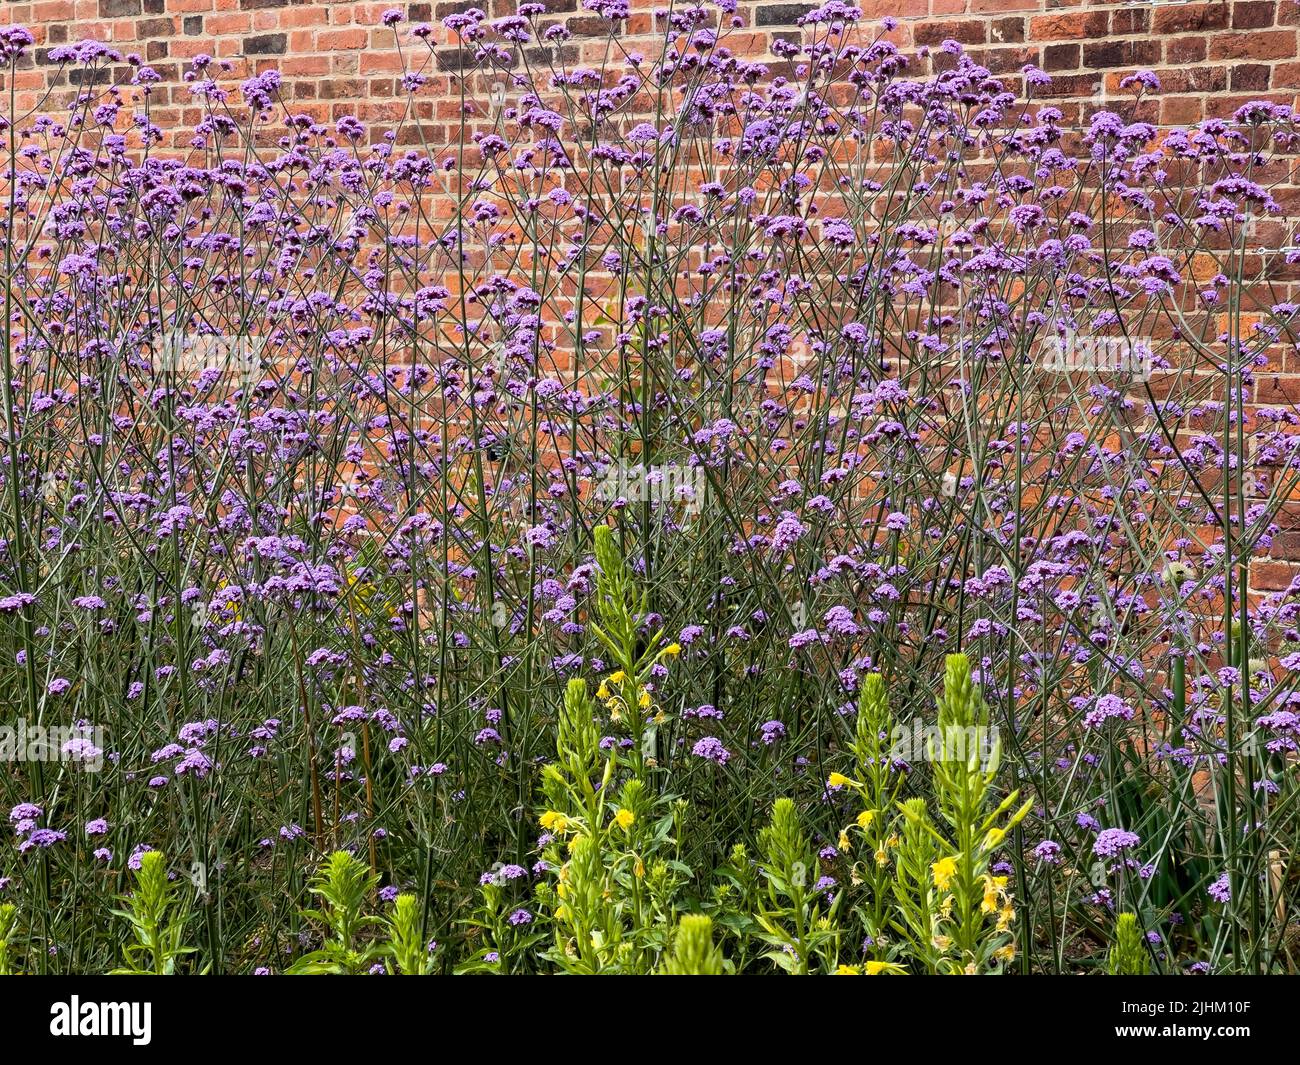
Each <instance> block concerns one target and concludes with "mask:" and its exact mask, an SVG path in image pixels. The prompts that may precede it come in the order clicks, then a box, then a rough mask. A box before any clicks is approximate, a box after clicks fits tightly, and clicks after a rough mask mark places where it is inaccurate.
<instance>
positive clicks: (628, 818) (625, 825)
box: [614, 810, 636, 832]
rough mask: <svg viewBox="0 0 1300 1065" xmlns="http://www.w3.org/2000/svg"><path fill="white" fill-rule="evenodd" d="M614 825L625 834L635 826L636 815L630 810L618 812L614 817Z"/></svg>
mask: <svg viewBox="0 0 1300 1065" xmlns="http://www.w3.org/2000/svg"><path fill="white" fill-rule="evenodd" d="M614 823H615V824H616V825H618V827H619V828H621V829H622V830H623V831H624V832H626V831H627V830H628V829H629V828H631V827H632V826H633V825H634V824H636V814H634V813H633V812H632V811H631V810H619V812H618V813H616V814H615V815H614Z"/></svg>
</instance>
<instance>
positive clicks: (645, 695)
mask: <svg viewBox="0 0 1300 1065" xmlns="http://www.w3.org/2000/svg"><path fill="white" fill-rule="evenodd" d="M636 705H637V706H639V707H640V708H641V709H642V710H648V709H650V693H649V692H648V691H646V690H645V689H644V688H642V689H641V695H640V697H639V698H638V699H637V701H636Z"/></svg>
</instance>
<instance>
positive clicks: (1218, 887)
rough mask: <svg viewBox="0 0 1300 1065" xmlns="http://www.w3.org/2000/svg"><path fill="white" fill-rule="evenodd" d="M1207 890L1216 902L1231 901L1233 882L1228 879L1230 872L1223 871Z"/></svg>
mask: <svg viewBox="0 0 1300 1065" xmlns="http://www.w3.org/2000/svg"><path fill="white" fill-rule="evenodd" d="M1206 892H1207V893H1208V894H1209V896H1210V898H1212V899H1213V900H1214V901H1215V902H1231V901H1232V883H1231V881H1230V880H1229V879H1228V874H1227V873H1221V874H1220V875H1219V878H1218V879H1217V880H1215V881H1214V883H1213V884H1211V885H1210V886H1209V887H1208V888H1206Z"/></svg>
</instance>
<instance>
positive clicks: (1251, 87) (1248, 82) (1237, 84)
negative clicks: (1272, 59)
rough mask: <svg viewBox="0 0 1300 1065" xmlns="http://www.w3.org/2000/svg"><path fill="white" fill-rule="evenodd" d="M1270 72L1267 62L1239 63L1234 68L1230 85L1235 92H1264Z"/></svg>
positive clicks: (1267, 85)
mask: <svg viewBox="0 0 1300 1065" xmlns="http://www.w3.org/2000/svg"><path fill="white" fill-rule="evenodd" d="M1270 73H1271V70H1270V68H1269V66H1268V64H1267V63H1238V64H1237V65H1236V66H1234V67H1233V68H1232V74H1231V77H1230V78H1229V87H1230V88H1231V89H1232V91H1233V92H1264V91H1265V90H1267V89H1268V87H1269V75H1270Z"/></svg>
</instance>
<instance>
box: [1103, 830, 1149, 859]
mask: <svg viewBox="0 0 1300 1065" xmlns="http://www.w3.org/2000/svg"><path fill="white" fill-rule="evenodd" d="M1141 842H1142V840H1141V839H1140V838H1138V835H1137V833H1136V832H1129V831H1127V830H1126V829H1123V828H1107V829H1103V830H1102V832H1101V833H1100V834H1099V835H1098V836H1097V838H1096V840H1095V841H1094V842H1093V844H1092V853H1093V854H1095V855H1097V857H1098V858H1113V857H1115V856H1116V855H1117V854H1119V853H1121V852H1122V851H1126V850H1131V849H1132V848H1134V847H1136V846H1137V845H1138V844H1139V843H1141Z"/></svg>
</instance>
